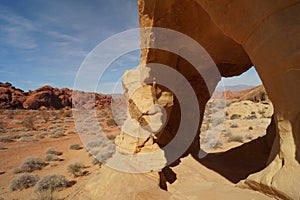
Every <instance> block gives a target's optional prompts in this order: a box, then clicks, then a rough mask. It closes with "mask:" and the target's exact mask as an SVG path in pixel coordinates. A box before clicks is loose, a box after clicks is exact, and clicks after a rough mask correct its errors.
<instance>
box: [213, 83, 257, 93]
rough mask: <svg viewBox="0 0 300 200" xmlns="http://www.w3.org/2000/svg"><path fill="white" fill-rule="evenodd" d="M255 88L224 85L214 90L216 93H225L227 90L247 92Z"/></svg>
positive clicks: (243, 85)
mask: <svg viewBox="0 0 300 200" xmlns="http://www.w3.org/2000/svg"><path fill="white" fill-rule="evenodd" d="M254 87H255V86H253V85H245V84H239V85H225V86H224V87H222V86H219V87H217V88H216V91H223V90H225V91H227V90H230V91H233V92H235V91H242V90H248V89H251V88H254Z"/></svg>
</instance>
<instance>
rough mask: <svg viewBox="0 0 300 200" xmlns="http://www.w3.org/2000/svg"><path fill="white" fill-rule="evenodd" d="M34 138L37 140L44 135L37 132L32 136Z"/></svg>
mask: <svg viewBox="0 0 300 200" xmlns="http://www.w3.org/2000/svg"><path fill="white" fill-rule="evenodd" d="M34 138H35V139H37V140H38V139H43V138H45V135H43V134H41V133H39V134H36V135H35V136H34Z"/></svg>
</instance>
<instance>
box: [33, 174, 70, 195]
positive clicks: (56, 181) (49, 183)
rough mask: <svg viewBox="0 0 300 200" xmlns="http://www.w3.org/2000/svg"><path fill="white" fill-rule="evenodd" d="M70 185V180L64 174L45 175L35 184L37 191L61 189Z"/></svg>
mask: <svg viewBox="0 0 300 200" xmlns="http://www.w3.org/2000/svg"><path fill="white" fill-rule="evenodd" d="M69 186H70V182H69V181H68V180H67V179H66V177H65V176H63V175H58V174H50V175H46V176H44V177H43V178H42V179H40V180H39V181H38V182H37V184H36V185H35V191H36V192H45V191H50V192H51V193H52V192H54V191H59V190H62V189H65V188H67V187H69Z"/></svg>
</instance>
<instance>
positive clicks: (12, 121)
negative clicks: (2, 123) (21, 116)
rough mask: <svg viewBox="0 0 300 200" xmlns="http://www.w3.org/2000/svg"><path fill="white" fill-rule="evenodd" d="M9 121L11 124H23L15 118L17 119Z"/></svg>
mask: <svg viewBox="0 0 300 200" xmlns="http://www.w3.org/2000/svg"><path fill="white" fill-rule="evenodd" d="M11 123H13V124H23V122H22V121H21V120H17V119H14V120H11Z"/></svg>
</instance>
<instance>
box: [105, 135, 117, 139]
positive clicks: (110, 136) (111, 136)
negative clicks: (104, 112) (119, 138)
mask: <svg viewBox="0 0 300 200" xmlns="http://www.w3.org/2000/svg"><path fill="white" fill-rule="evenodd" d="M106 137H107V139H109V140H114V139H115V138H116V136H115V135H107V136H106Z"/></svg>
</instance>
